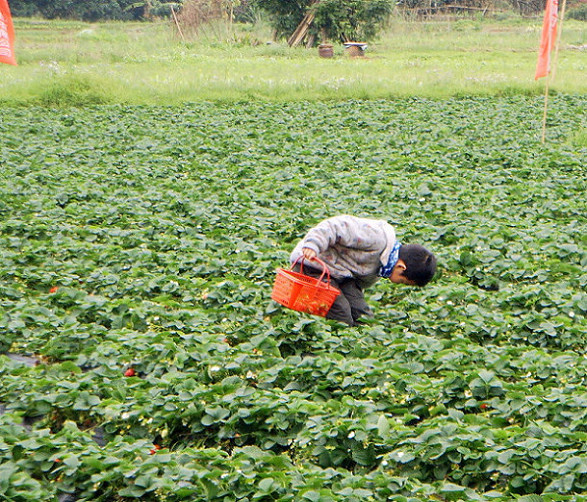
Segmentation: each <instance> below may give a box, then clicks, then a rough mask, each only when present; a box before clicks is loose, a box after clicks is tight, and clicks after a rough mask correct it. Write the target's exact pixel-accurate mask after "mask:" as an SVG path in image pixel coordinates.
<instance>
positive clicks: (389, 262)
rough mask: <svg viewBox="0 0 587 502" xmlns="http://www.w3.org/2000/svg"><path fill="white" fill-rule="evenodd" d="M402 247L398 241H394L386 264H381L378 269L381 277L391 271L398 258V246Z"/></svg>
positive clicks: (388, 274) (387, 275)
mask: <svg viewBox="0 0 587 502" xmlns="http://www.w3.org/2000/svg"><path fill="white" fill-rule="evenodd" d="M401 247H402V244H401V242H400V241H395V244H394V245H393V249H392V250H391V253H389V260H387V265H381V269H380V270H379V275H380V276H381V277H389V276H390V275H391V272H393V267H395V266H396V264H397V261H398V260H399V248H401Z"/></svg>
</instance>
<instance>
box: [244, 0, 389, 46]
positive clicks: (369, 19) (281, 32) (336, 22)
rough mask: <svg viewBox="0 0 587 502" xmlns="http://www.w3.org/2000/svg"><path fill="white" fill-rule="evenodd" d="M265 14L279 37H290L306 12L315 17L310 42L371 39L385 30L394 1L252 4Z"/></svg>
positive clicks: (272, 0)
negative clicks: (316, 40)
mask: <svg viewBox="0 0 587 502" xmlns="http://www.w3.org/2000/svg"><path fill="white" fill-rule="evenodd" d="M254 3H255V4H256V5H257V6H258V7H260V8H261V9H263V10H264V11H266V12H267V13H268V14H269V16H270V20H271V24H272V26H273V28H274V29H275V31H276V34H277V36H279V37H289V36H290V35H291V34H292V33H293V32H294V31H295V29H296V27H297V26H298V25H299V24H300V22H301V21H302V20H303V19H304V16H306V14H308V13H309V12H313V13H314V15H315V17H314V20H313V22H312V24H311V26H310V28H309V30H308V35H309V36H310V38H314V37H315V38H317V39H318V40H321V41H323V42H324V41H326V40H342V41H348V40H360V41H366V40H369V39H372V38H373V37H374V36H375V35H376V34H377V32H378V31H379V30H380V29H381V28H382V27H383V26H384V24H385V22H386V21H387V19H388V17H389V15H390V14H391V12H392V10H393V6H394V5H395V0H254Z"/></svg>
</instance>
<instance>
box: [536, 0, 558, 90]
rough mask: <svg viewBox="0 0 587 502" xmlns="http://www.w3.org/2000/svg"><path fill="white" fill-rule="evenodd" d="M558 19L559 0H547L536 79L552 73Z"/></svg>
mask: <svg viewBox="0 0 587 502" xmlns="http://www.w3.org/2000/svg"><path fill="white" fill-rule="evenodd" d="M557 21H558V0H547V2H546V10H545V11H544V22H543V24H542V37H541V38H540V50H539V52H538V63H537V65H536V75H534V80H538V79H539V78H541V77H546V76H547V75H548V74H549V73H550V53H551V52H552V49H553V48H554V45H555V41H556V25H557Z"/></svg>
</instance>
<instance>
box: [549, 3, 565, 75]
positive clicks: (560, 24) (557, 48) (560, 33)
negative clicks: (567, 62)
mask: <svg viewBox="0 0 587 502" xmlns="http://www.w3.org/2000/svg"><path fill="white" fill-rule="evenodd" d="M566 7H567V0H563V5H562V7H561V15H560V17H559V23H558V31H557V34H556V45H555V47H554V60H553V62H552V79H553V80H554V77H555V76H556V65H557V64H558V50H559V47H560V43H561V35H562V33H563V21H564V19H565V9H566Z"/></svg>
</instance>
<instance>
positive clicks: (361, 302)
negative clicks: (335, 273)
mask: <svg viewBox="0 0 587 502" xmlns="http://www.w3.org/2000/svg"><path fill="white" fill-rule="evenodd" d="M294 270H295V271H296V272H299V271H300V265H299V264H296V265H295V267H294ZM303 273H304V274H306V275H309V276H311V277H320V276H321V275H322V271H321V270H317V269H315V268H312V267H308V266H307V265H306V266H304V267H303ZM324 281H326V278H324ZM330 284H331V285H332V286H334V287H335V288H336V289H338V290H340V292H341V294H340V295H338V296H337V297H336V300H335V301H334V303H333V304H332V307H330V310H329V311H328V313H327V314H326V319H332V320H334V321H340V322H344V323H346V324H348V325H349V326H357V325H359V324H361V322H360V321H359V318H360V317H362V316H364V317H373V312H372V311H371V308H370V307H369V305H367V302H366V301H365V297H364V295H363V290H362V289H361V288H360V286H359V285H358V284H357V282H356V281H355V280H354V279H338V280H335V279H330Z"/></svg>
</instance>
